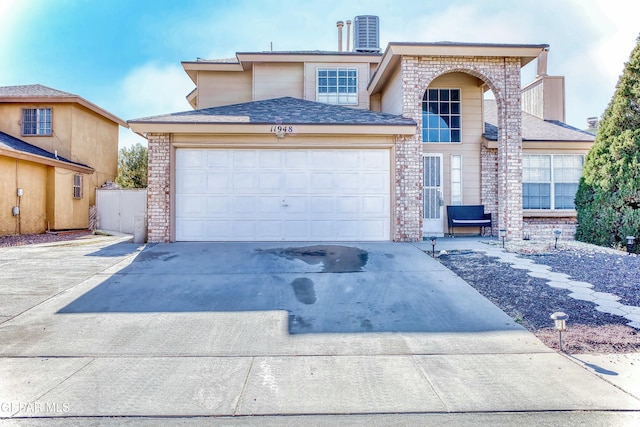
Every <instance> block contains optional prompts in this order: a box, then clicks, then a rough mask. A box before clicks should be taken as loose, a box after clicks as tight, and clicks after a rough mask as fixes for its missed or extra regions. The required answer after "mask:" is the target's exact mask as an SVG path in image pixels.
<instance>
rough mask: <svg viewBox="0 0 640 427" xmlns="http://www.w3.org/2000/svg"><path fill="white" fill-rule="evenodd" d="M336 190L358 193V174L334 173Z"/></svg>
mask: <svg viewBox="0 0 640 427" xmlns="http://www.w3.org/2000/svg"><path fill="white" fill-rule="evenodd" d="M336 189H337V190H338V191H341V192H343V191H349V193H350V194H355V193H357V192H359V191H360V174H359V173H358V172H349V173H336Z"/></svg>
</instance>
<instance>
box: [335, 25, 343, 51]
mask: <svg viewBox="0 0 640 427" xmlns="http://www.w3.org/2000/svg"><path fill="white" fill-rule="evenodd" d="M343 26H344V22H342V21H338V22H336V27H338V52H342V27H343Z"/></svg>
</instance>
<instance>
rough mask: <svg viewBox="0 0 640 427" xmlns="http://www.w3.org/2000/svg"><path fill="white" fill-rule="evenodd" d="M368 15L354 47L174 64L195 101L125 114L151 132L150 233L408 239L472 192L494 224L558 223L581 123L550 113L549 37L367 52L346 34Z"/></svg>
mask: <svg viewBox="0 0 640 427" xmlns="http://www.w3.org/2000/svg"><path fill="white" fill-rule="evenodd" d="M358 18H360V20H359V19H358ZM371 18H376V17H370V16H365V17H357V18H356V22H355V24H356V27H355V29H354V30H355V35H356V37H355V38H354V40H355V44H354V47H355V49H354V50H353V51H350V50H349V49H347V50H346V51H342V47H341V46H339V48H338V50H337V51H335V52H325V51H302V52H300V51H297V52H272V51H269V52H240V53H237V54H236V56H235V58H232V59H224V60H201V59H199V60H197V61H189V62H184V63H183V68H184V69H185V71H186V73H187V74H188V75H189V77H190V78H191V79H192V80H193V82H194V84H195V85H196V88H195V89H194V90H193V91H192V92H191V93H190V94H189V95H188V96H187V99H188V101H189V102H190V103H191V105H192V106H193V108H194V110H193V111H187V112H179V113H172V114H166V115H160V116H154V117H146V118H141V119H136V120H131V121H129V124H130V126H131V128H132V129H133V130H134V131H135V132H137V133H139V134H142V135H144V136H145V137H146V138H147V139H148V141H149V181H148V184H149V186H148V192H149V193H148V236H149V240H150V241H154V242H167V241H192V240H205V241H207V240H208V241H231V240H237V241H238V240H239V241H251V240H262V241H280V240H291V241H305V240H306V241H363V240H394V241H418V240H422V239H423V236H428V235H442V234H444V233H447V232H450V231H451V230H448V229H447V223H446V221H445V210H444V206H446V205H460V204H483V205H484V206H485V210H486V212H490V213H491V214H492V217H493V222H494V224H495V226H494V230H493V232H494V234H496V233H497V230H498V228H500V229H505V230H507V232H508V236H509V238H521V237H522V236H523V233H529V234H531V235H534V236H535V235H536V234H540V233H546V232H549V233H550V232H551V229H553V228H555V227H559V226H561V227H563V228H564V229H565V230H566V231H567V234H571V231H572V230H573V228H574V227H575V210H574V209H573V197H572V194H574V193H575V189H576V187H577V183H578V179H579V177H580V171H581V166H582V158H583V156H584V154H585V153H586V152H587V151H588V149H589V147H590V145H591V143H592V142H593V136H592V135H589V134H587V133H585V132H581V131H579V130H577V129H574V128H571V127H569V126H567V125H565V124H563V123H562V121H563V120H564V86H563V85H564V79H563V78H561V77H560V78H558V77H550V76H547V75H546V55H547V51H548V46H547V45H545V44H534V45H531V44H476V43H450V42H440V43H390V44H389V45H388V46H387V47H386V49H385V50H384V52H380V49H379V48H378V47H377V46H376V45H375V42H374V43H371V41H370V39H368V38H367V39H365V41H364V42H362V41H360V42H359V41H358V34H362V31H361V30H362V29H361V28H358V23H359V21H360V22H363V21H364V22H365V23H368V22H367V21H369V20H370V19H371ZM374 36H375V37H373V39H374V40H377V34H375V32H374ZM538 58H540V59H538ZM536 59H538V71H539V73H538V74H539V75H538V76H537V77H536V80H535V81H534V82H533V83H532V84H531V85H529V86H527V87H525V88H524V89H523V88H521V84H520V76H521V68H522V67H523V66H525V65H527V64H528V63H530V62H532V61H534V60H536ZM488 91H491V92H492V93H493V98H494V100H486V99H485V93H486V92H488ZM523 106H524V107H525V111H526V112H523V108H522V107H523ZM463 231H464V230H463ZM467 231H469V230H467ZM472 231H473V232H475V233H477V232H478V231H479V229H475V230H472Z"/></svg>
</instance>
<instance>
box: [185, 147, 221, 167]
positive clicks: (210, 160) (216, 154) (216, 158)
mask: <svg viewBox="0 0 640 427" xmlns="http://www.w3.org/2000/svg"><path fill="white" fill-rule="evenodd" d="M185 151H190V152H196V155H197V156H198V157H200V158H202V159H206V165H205V166H206V168H207V169H209V168H215V169H217V170H227V169H231V164H232V163H231V159H232V155H233V151H232V150H206V151H204V150H185Z"/></svg>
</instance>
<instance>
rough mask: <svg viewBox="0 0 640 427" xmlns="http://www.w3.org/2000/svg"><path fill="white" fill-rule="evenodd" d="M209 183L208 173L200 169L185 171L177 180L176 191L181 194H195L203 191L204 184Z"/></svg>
mask: <svg viewBox="0 0 640 427" xmlns="http://www.w3.org/2000/svg"><path fill="white" fill-rule="evenodd" d="M206 182H207V171H206V170H198V169H195V170H194V169H185V170H183V173H181V175H180V179H176V191H177V192H180V193H193V192H197V191H198V190H200V191H202V187H203V185H204V183H206Z"/></svg>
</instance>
